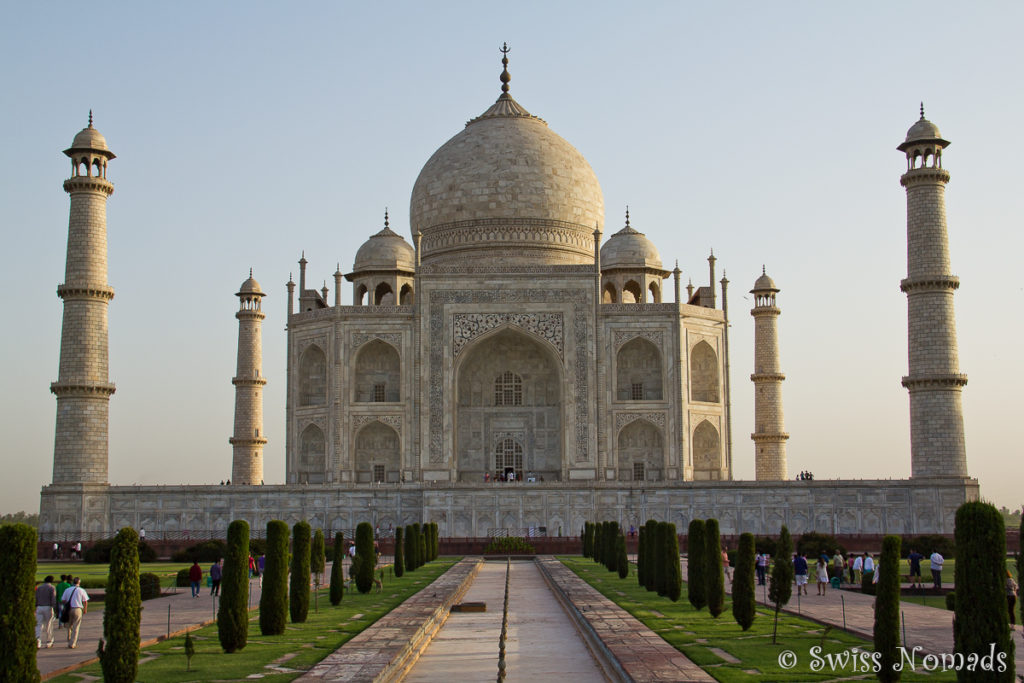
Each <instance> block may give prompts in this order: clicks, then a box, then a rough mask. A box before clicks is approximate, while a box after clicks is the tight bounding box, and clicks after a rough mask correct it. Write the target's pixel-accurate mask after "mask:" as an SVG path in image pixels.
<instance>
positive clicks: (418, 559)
mask: <svg viewBox="0 0 1024 683" xmlns="http://www.w3.org/2000/svg"><path fill="white" fill-rule="evenodd" d="M422 542H423V527H421V526H420V524H419V523H418V522H417V523H415V524H413V525H412V559H413V565H412V566H413V569H419V568H420V567H422V566H423V549H422V548H423V546H422Z"/></svg>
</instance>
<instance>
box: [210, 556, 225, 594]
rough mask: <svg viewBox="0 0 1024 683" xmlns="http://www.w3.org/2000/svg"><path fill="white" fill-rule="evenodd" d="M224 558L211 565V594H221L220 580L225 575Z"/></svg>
mask: <svg viewBox="0 0 1024 683" xmlns="http://www.w3.org/2000/svg"><path fill="white" fill-rule="evenodd" d="M223 569H224V559H223V558H221V559H219V560H217V561H216V562H214V563H213V565H212V566H211V567H210V595H220V580H221V577H222V576H223Z"/></svg>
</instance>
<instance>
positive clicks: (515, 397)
mask: <svg viewBox="0 0 1024 683" xmlns="http://www.w3.org/2000/svg"><path fill="white" fill-rule="evenodd" d="M494 405H496V406H521V405H523V379H522V378H521V377H520V376H519V375H517V374H516V373H514V372H511V371H509V370H506V371H505V372H503V373H502V374H501V375H499V376H498V379H496V380H494Z"/></svg>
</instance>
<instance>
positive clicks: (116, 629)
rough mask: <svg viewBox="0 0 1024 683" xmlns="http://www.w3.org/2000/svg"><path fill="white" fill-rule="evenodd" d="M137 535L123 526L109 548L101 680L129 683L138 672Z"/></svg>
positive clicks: (139, 610)
mask: <svg viewBox="0 0 1024 683" xmlns="http://www.w3.org/2000/svg"><path fill="white" fill-rule="evenodd" d="M141 609H142V597H141V595H140V590H139V535H138V534H137V533H135V529H132V528H131V527H124V528H123V529H121V530H120V531H119V532H117V536H116V537H114V547H113V548H111V549H110V575H109V578H108V579H107V595H106V597H105V598H104V601H103V638H104V639H105V640H106V642H105V643H102V641H101V643H102V644H101V646H100V666H101V667H102V668H103V680H104V681H110V682H111V683H133V681H135V676H136V674H138V671H139V642H140V638H139V626H140V624H139V622H140V617H141Z"/></svg>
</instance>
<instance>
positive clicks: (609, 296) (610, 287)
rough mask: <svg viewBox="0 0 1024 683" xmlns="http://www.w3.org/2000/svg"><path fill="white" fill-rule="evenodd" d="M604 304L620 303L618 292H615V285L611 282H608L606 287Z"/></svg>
mask: <svg viewBox="0 0 1024 683" xmlns="http://www.w3.org/2000/svg"><path fill="white" fill-rule="evenodd" d="M601 301H602V303H606V304H617V303H619V295H618V292H616V291H615V285H614V284H612V283H611V282H607V283H605V285H604V294H603V295H602V298H601Z"/></svg>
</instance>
